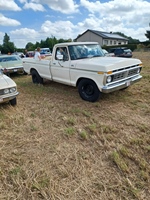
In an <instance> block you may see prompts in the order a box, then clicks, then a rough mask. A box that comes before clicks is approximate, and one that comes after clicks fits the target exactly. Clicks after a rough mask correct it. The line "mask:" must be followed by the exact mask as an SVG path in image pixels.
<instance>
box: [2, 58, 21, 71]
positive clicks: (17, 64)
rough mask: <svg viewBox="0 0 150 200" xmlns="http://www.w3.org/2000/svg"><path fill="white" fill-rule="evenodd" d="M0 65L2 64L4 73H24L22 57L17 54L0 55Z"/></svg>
mask: <svg viewBox="0 0 150 200" xmlns="http://www.w3.org/2000/svg"><path fill="white" fill-rule="evenodd" d="M0 65H1V66H2V70H3V72H4V74H7V75H10V74H11V73H14V72H17V73H18V74H19V73H20V74H23V73H24V69H23V65H22V59H21V58H20V57H19V56H18V55H1V56H0Z"/></svg>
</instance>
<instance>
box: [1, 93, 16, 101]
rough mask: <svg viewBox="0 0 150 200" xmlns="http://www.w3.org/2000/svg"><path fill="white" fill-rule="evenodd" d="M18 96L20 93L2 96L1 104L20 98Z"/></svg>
mask: <svg viewBox="0 0 150 200" xmlns="http://www.w3.org/2000/svg"><path fill="white" fill-rule="evenodd" d="M18 94H19V92H15V93H9V94H7V95H2V96H0V103H4V102H7V101H10V100H11V99H14V98H16V97H17V96H18Z"/></svg>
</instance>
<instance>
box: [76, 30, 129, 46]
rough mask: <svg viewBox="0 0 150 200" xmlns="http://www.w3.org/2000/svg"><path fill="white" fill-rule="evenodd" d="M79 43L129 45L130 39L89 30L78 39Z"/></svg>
mask: <svg viewBox="0 0 150 200" xmlns="http://www.w3.org/2000/svg"><path fill="white" fill-rule="evenodd" d="M75 40H76V41H77V42H98V43H99V44H100V45H101V46H103V45H106V46H114V45H125V44H128V39H127V38H125V37H122V36H120V35H118V34H115V33H112V32H110V33H108V32H101V31H96V30H90V29H88V30H87V31H85V32H84V33H82V34H81V35H79V36H78V37H77V38H76V39H75Z"/></svg>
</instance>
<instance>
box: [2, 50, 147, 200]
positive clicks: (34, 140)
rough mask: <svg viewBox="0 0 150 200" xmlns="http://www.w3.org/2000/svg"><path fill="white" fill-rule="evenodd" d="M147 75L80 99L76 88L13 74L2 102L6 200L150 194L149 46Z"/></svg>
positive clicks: (127, 198) (96, 199) (129, 198)
mask: <svg viewBox="0 0 150 200" xmlns="http://www.w3.org/2000/svg"><path fill="white" fill-rule="evenodd" d="M134 57H136V58H139V59H141V60H142V61H143V65H144V67H143V70H142V73H141V74H142V76H143V78H142V80H141V81H140V82H138V83H136V84H134V85H132V86H131V87H129V88H128V89H127V90H124V91H117V92H114V93H111V94H104V95H103V96H102V98H101V99H100V100H99V101H98V102H96V103H89V102H86V101H83V100H82V99H81V98H80V97H79V94H78V91H77V89H76V88H73V87H69V86H65V85H62V84H58V83H54V82H49V81H46V82H45V83H44V86H38V85H34V84H33V83H32V81H31V76H14V77H13V80H14V81H15V82H16V83H17V85H18V91H19V92H20V94H19V96H18V98H17V101H18V104H17V106H16V107H11V106H10V105H9V104H1V105H0V199H1V200H41V199H44V200H134V199H137V200H149V199H150V53H144V52H136V53H134Z"/></svg>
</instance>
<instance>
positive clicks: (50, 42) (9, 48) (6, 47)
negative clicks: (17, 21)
mask: <svg viewBox="0 0 150 200" xmlns="http://www.w3.org/2000/svg"><path fill="white" fill-rule="evenodd" d="M116 34H118V35H120V36H123V37H125V38H127V39H128V43H129V44H143V45H145V46H147V45H148V46H149V44H150V31H149V30H147V31H146V33H145V36H146V37H147V38H148V41H145V42H142V43H141V42H140V41H139V40H137V39H133V38H131V37H128V36H126V35H124V34H123V33H120V32H116ZM74 41H75V40H74ZM63 42H72V39H67V40H64V39H62V38H61V39H56V38H55V37H51V38H49V37H47V38H46V40H41V41H40V42H36V43H35V44H33V43H32V42H28V43H27V44H26V46H25V48H24V49H20V48H17V47H16V46H15V45H14V43H13V42H11V41H10V37H9V36H8V35H7V33H5V35H4V39H3V44H2V45H0V52H1V53H2V54H8V53H10V54H11V53H13V52H15V51H18V52H19V51H21V52H24V50H25V49H27V50H28V51H34V50H35V49H36V48H37V47H40V48H46V47H49V48H50V49H51V51H52V49H53V46H54V45H55V44H57V43H63Z"/></svg>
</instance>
